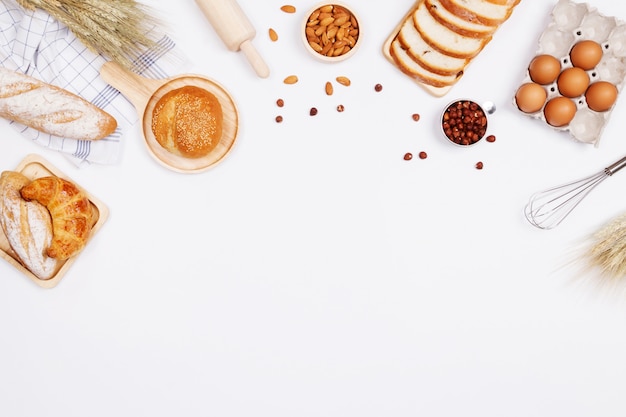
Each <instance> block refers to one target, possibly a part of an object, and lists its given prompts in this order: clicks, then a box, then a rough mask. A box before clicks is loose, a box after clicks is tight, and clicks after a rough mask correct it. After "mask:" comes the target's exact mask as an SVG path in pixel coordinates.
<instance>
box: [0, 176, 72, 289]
mask: <svg viewBox="0 0 626 417" xmlns="http://www.w3.org/2000/svg"><path fill="white" fill-rule="evenodd" d="M29 183H30V180H29V179H28V178H26V177H25V176H24V175H22V174H20V173H19V172H14V171H5V172H3V173H2V175H1V176H0V224H2V229H3V231H4V234H5V235H6V237H7V241H8V242H9V245H10V246H11V249H13V252H15V254H16V255H17V258H18V259H19V261H20V262H21V263H22V265H24V267H26V269H28V270H29V271H30V272H32V273H33V275H35V276H36V277H37V278H39V279H41V280H47V279H50V278H52V277H53V276H54V275H55V274H56V272H57V271H58V270H59V269H60V267H61V266H62V264H63V263H62V261H61V260H58V259H53V258H51V257H49V256H48V255H47V254H46V249H47V248H48V247H49V246H50V243H51V242H52V238H53V230H52V220H51V218H50V213H49V212H48V209H47V208H46V207H44V206H43V205H42V204H40V203H38V202H36V201H32V202H27V201H26V200H24V199H23V198H22V197H21V195H20V190H21V189H22V188H23V187H24V186H26V185H27V184H29Z"/></svg>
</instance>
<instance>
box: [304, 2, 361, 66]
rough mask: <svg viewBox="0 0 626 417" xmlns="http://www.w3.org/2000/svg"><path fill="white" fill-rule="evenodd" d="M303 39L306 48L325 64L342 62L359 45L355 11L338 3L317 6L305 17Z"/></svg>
mask: <svg viewBox="0 0 626 417" xmlns="http://www.w3.org/2000/svg"><path fill="white" fill-rule="evenodd" d="M302 39H303V41H304V45H305V47H306V49H307V50H308V51H309V52H310V53H311V54H312V55H313V56H314V57H315V58H317V59H320V60H322V61H325V62H339V61H343V60H345V59H347V58H349V57H351V56H352V55H354V53H355V52H356V49H357V47H358V46H359V44H360V43H361V41H360V39H361V28H360V22H359V19H358V17H357V15H356V14H355V13H354V11H353V10H352V9H351V8H349V7H348V6H346V5H344V4H341V3H319V4H318V5H316V6H315V7H313V8H311V9H310V10H309V11H308V12H307V13H306V15H305V18H304V23H303V29H302Z"/></svg>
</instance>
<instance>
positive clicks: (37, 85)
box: [0, 67, 117, 140]
mask: <svg viewBox="0 0 626 417" xmlns="http://www.w3.org/2000/svg"><path fill="white" fill-rule="evenodd" d="M0 117H3V118H5V119H9V120H12V121H15V122H18V123H21V124H23V125H25V126H29V127H32V128H33V129H36V130H39V131H41V132H44V133H48V134H51V135H55V136H60V137H63V138H70V139H81V140H98V139H102V138H104V137H106V136H108V135H110V134H111V133H113V132H114V131H115V129H116V127H117V121H116V120H115V118H114V117H113V116H111V115H110V114H108V113H107V112H105V111H103V110H101V109H100V108H98V107H97V106H95V105H93V104H91V103H89V102H88V101H86V100H84V99H83V98H81V97H79V96H77V95H75V94H73V93H70V92H69V91H67V90H64V89H62V88H59V87H57V86H54V85H52V84H48V83H45V82H43V81H40V80H38V79H36V78H34V77H31V76H29V75H25V74H22V73H20V72H17V71H13V70H10V69H7V68H4V67H0Z"/></svg>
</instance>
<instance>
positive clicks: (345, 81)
mask: <svg viewBox="0 0 626 417" xmlns="http://www.w3.org/2000/svg"><path fill="white" fill-rule="evenodd" d="M336 79H337V82H338V83H339V84H341V85H345V86H346V87H348V86H349V85H350V79H349V78H348V77H344V76H339V77H337V78H336Z"/></svg>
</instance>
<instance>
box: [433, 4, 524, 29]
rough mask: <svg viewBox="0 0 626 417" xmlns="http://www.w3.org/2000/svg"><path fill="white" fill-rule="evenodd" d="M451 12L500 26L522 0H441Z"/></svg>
mask: <svg viewBox="0 0 626 417" xmlns="http://www.w3.org/2000/svg"><path fill="white" fill-rule="evenodd" d="M440 1H441V5H442V6H443V7H445V8H446V9H448V11H450V13H452V14H454V15H456V16H459V17H460V18H462V19H465V20H467V21H471V22H479V23H482V24H483V25H487V26H498V25H500V24H502V23H503V22H504V21H505V20H507V19H508V18H509V16H510V15H511V13H512V12H513V8H514V7H515V6H516V5H517V4H518V3H519V2H520V0H498V1H496V0H491V1H486V0H440Z"/></svg>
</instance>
